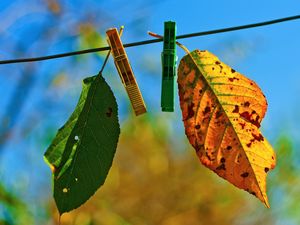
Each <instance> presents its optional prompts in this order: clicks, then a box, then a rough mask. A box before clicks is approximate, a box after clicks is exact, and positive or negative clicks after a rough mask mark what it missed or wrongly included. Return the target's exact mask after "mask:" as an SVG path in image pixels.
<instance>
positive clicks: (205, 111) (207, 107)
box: [203, 106, 210, 115]
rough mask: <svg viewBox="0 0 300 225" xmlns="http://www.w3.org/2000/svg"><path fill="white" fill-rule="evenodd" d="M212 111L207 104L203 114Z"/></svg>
mask: <svg viewBox="0 0 300 225" xmlns="http://www.w3.org/2000/svg"><path fill="white" fill-rule="evenodd" d="M209 112H210V107H209V106H206V107H205V109H204V111H203V115H205V114H207V113H209Z"/></svg>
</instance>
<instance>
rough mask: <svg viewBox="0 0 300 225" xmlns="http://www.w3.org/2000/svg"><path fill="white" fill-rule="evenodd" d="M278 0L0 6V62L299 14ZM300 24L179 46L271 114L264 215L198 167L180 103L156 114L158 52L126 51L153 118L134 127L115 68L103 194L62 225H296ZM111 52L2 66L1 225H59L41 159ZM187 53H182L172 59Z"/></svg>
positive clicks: (299, 204)
mask: <svg viewBox="0 0 300 225" xmlns="http://www.w3.org/2000/svg"><path fill="white" fill-rule="evenodd" d="M299 9H300V2H299V1H296V0H285V1H259V0H253V1H246V2H245V1H237V0H233V1H196V0H194V1H184V3H183V2H180V1H171V0H160V1H157V0H154V1H150V0H143V1H142V0H132V1H129V2H128V1H120V0H113V1H101V0H98V1H96V0H85V1H78V0H74V1H67V0H61V1H59V0H27V1H21V0H15V1H11V0H1V1H0V18H1V20H0V60H5V59H12V58H21V57H34V56H42V55H50V54H56V53H62V52H68V51H75V50H82V49H86V48H93V47H102V46H107V43H106V40H105V31H106V30H107V29H108V28H110V27H120V26H121V25H124V26H125V30H124V33H123V36H122V39H123V42H124V43H129V42H135V41H141V40H145V39H150V38H151V37H149V36H148V35H147V31H153V32H156V33H159V34H162V33H163V23H164V21H168V20H174V21H176V22H177V30H178V35H180V34H186V33H191V32H199V31H205V30H211V29H217V28H223V27H230V26H237V25H243V24H248V23H255V22H261V21H265V20H272V19H276V18H280V17H286V16H292V15H297V14H299V12H300V11H299ZM299 27H300V21H291V22H286V23H281V24H276V25H272V26H266V27H259V28H254V29H248V30H241V31H235V32H230V33H223V34H216V35H210V36H203V37H196V38H190V39H184V40H181V42H182V43H183V44H184V45H185V46H187V47H188V48H189V49H190V50H194V49H202V50H204V49H207V50H209V51H211V52H213V53H214V54H216V55H217V56H218V57H219V58H220V59H221V60H222V61H224V62H225V63H227V64H229V65H230V66H232V67H233V68H235V69H236V70H237V71H239V72H241V73H243V74H245V75H247V76H248V77H249V78H251V79H253V80H255V81H256V82H257V83H258V84H259V86H260V87H261V88H262V90H263V91H264V93H265V95H266V97H267V100H268V103H269V108H268V112H267V115H266V118H265V119H264V121H263V124H262V130H263V134H264V135H265V137H267V138H268V140H269V141H270V143H271V144H272V145H273V147H274V149H275V150H276V153H277V158H278V164H277V167H276V168H275V170H274V171H272V172H271V173H269V174H270V175H269V176H268V196H269V198H270V204H271V209H266V208H265V207H264V206H263V204H261V203H260V202H259V201H258V200H257V199H256V198H254V197H253V196H251V195H249V194H248V193H246V192H244V191H242V190H238V189H236V188H235V187H233V186H232V185H231V184H229V183H228V182H226V181H223V180H221V179H220V178H219V177H218V176H217V175H215V174H214V173H213V172H211V171H209V170H208V169H206V168H204V167H203V166H201V165H200V162H199V160H198V158H197V157H196V154H195V152H194V149H193V148H192V147H191V146H190V145H189V144H188V141H187V139H186V137H185V134H184V129H183V124H182V122H181V112H180V110H179V105H178V98H177V97H176V110H175V112H174V113H163V112H161V110H160V88H161V86H160V85H161V62H160V54H161V51H162V43H156V44H151V45H144V46H139V47H131V48H127V53H128V56H129V59H130V61H131V64H132V67H133V70H134V71H135V74H136V78H137V80H138V83H139V86H140V89H141V92H142V93H143V96H144V98H145V102H146V104H147V108H148V113H147V114H146V115H143V116H140V117H135V116H133V112H132V109H131V106H130V105H129V99H128V98H127V95H126V92H125V90H124V88H123V86H122V85H121V82H120V80H119V77H118V75H117V71H116V70H115V68H114V65H113V60H112V58H110V60H109V63H108V65H107V66H106V68H105V70H104V77H105V78H106V80H107V81H108V83H109V84H110V86H111V87H112V89H113V91H114V92H115V95H116V98H117V102H118V105H119V113H120V123H121V136H120V141H119V145H118V149H117V153H116V156H115V160H114V163H113V166H112V169H111V171H110V173H109V175H108V178H107V180H106V183H105V185H104V186H103V187H101V188H100V189H99V190H98V191H97V193H96V194H95V196H93V197H92V198H91V199H90V200H89V201H88V202H87V203H86V204H84V205H83V206H82V207H80V208H78V209H76V210H74V211H72V212H71V213H68V214H65V215H63V217H62V220H61V224H66V225H68V224H75V225H79V224H80V225H98V224H101V225H102V224H103V225H119V224H120V225H145V224H146V225H152V224H153V225H158V224H159V225H177V224H178V225H179V224H180V225H181V224H184V225H194V224H197V225H198V224H200V225H201V224H205V225H207V224H213V225H214V224H230V225H232V224H234V225H252V224H267V225H268V224H272V225H273V224H275V225H281V224H282V225H293V224H300V194H299V192H300V176H299V172H300V166H299V165H300V163H299V161H300V160H299V159H300V157H299V156H300V152H299V146H300V128H299V127H300V126H299V115H300V107H299V105H300V94H299V93H300V67H299V58H300V55H299V52H300V42H299V36H300V29H299ZM105 54H106V52H101V53H93V54H88V55H81V56H75V57H68V58H61V59H55V60H50V61H43V62H34V63H22V64H12V65H0V91H1V92H0V93H1V97H0V224H9V225H15V224H16V225H23V224H24V225H25V224H26V225H28V224H49V225H52V224H58V213H57V210H56V207H55V204H54V200H53V197H52V190H51V188H52V187H51V171H50V169H49V168H48V166H47V165H46V164H45V163H44V160H43V154H44V152H45V150H46V148H47V146H48V145H49V144H50V142H51V139H52V138H53V137H54V135H55V133H56V131H57V129H58V128H59V127H60V126H62V125H63V123H64V122H65V121H66V119H67V118H68V117H69V115H70V114H71V112H72V111H73V109H74V107H75V105H76V103H77V100H78V97H79V94H80V91H81V81H82V79H83V78H85V77H87V76H91V75H95V74H97V73H98V71H99V70H100V68H101V66H102V62H103V59H104V57H105ZM182 56H184V52H183V51H182V50H181V49H178V57H179V59H180V58H181V57H182Z"/></svg>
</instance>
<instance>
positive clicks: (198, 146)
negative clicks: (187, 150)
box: [195, 143, 204, 152]
mask: <svg viewBox="0 0 300 225" xmlns="http://www.w3.org/2000/svg"><path fill="white" fill-rule="evenodd" d="M203 147H204V145H203V144H201V145H199V144H198V143H196V146H195V149H196V152H198V151H200V150H201V149H203Z"/></svg>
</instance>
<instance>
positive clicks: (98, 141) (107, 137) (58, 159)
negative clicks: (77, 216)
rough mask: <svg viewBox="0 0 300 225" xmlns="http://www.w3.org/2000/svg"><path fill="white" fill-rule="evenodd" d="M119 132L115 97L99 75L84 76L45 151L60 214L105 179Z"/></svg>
mask: <svg viewBox="0 0 300 225" xmlns="http://www.w3.org/2000/svg"><path fill="white" fill-rule="evenodd" d="M119 134H120V126H119V121H118V107H117V103H116V99H115V97H114V95H113V92H112V91H111V89H110V87H109V86H108V84H107V83H106V82H105V80H104V78H103V77H102V76H94V77H89V78H86V79H84V81H83V88H82V92H81V96H80V99H79V102H78V104H77V106H76V109H75V111H74V112H73V113H72V115H71V117H70V118H69V120H68V121H67V122H66V124H65V125H64V126H63V127H62V128H60V129H59V130H58V133H57V134H56V137H55V138H54V140H53V141H52V143H51V145H50V146H49V148H48V149H47V151H46V153H45V160H46V162H47V163H48V164H49V165H50V167H51V168H52V169H53V184H54V199H55V202H56V205H57V208H58V210H59V212H60V214H63V213H64V212H68V211H70V210H72V209H75V208H77V207H79V206H80V205H81V204H83V203H84V202H85V201H87V200H88V199H89V198H90V197H91V196H92V195H93V194H94V193H95V191H96V190H97V189H98V188H99V187H100V186H101V185H102V184H103V183H104V181H105V178H106V176H107V174H108V171H109V169H110V167H111V165H112V161H113V157H114V154H115V151H116V148H117V143H118V139H119Z"/></svg>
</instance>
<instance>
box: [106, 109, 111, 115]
mask: <svg viewBox="0 0 300 225" xmlns="http://www.w3.org/2000/svg"><path fill="white" fill-rule="evenodd" d="M107 110H108V111H107V112H106V116H107V117H111V115H112V108H111V107H109V108H108V109H107Z"/></svg>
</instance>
